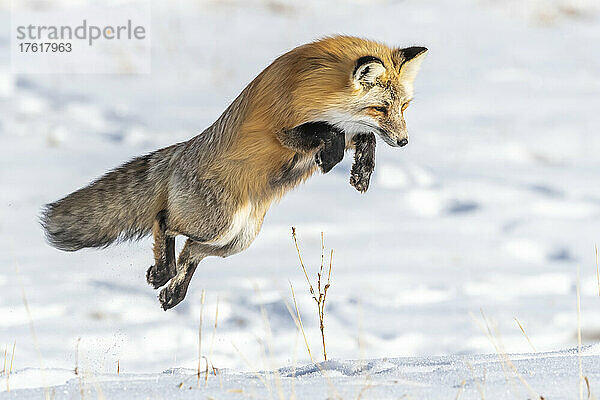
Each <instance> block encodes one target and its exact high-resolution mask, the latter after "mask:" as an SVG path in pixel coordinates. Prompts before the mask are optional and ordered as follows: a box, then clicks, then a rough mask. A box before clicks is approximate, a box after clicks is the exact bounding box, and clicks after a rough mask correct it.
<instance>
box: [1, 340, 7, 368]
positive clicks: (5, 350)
mask: <svg viewBox="0 0 600 400" xmlns="http://www.w3.org/2000/svg"><path fill="white" fill-rule="evenodd" d="M7 353H8V345H7V344H5V345H4V367H3V368H2V374H3V375H4V374H5V373H6V355H7Z"/></svg>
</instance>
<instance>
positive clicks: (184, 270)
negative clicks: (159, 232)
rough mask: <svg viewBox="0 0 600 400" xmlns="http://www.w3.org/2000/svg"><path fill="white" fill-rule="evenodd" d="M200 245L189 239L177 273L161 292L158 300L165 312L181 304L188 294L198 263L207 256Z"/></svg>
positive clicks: (180, 256) (178, 262)
mask: <svg viewBox="0 0 600 400" xmlns="http://www.w3.org/2000/svg"><path fill="white" fill-rule="evenodd" d="M204 247H205V246H203V245H202V244H200V243H197V242H194V241H192V240H190V239H188V240H187V241H186V242H185V246H183V250H181V253H180V254H179V260H177V273H176V274H175V275H174V276H173V278H172V279H171V282H169V285H168V286H167V287H165V288H164V289H163V290H161V291H160V294H159V295H158V300H159V301H160V304H161V306H162V308H163V310H165V311H166V310H168V309H171V308H173V307H175V306H176V305H177V304H179V303H181V302H182V301H183V299H184V298H185V295H186V294H187V290H188V287H189V285H190V282H191V281H192V276H194V271H196V267H197V266H198V263H199V262H200V261H202V259H203V258H204V257H205V256H206V255H207V254H206V252H205V250H206V249H204Z"/></svg>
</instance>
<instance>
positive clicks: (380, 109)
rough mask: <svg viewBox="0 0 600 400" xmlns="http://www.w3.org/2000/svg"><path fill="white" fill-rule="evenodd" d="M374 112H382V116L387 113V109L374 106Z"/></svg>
mask: <svg viewBox="0 0 600 400" xmlns="http://www.w3.org/2000/svg"><path fill="white" fill-rule="evenodd" d="M371 108H372V109H373V110H375V111H377V112H380V113H382V114H385V113H386V112H387V108H385V107H383V106H374V107H371Z"/></svg>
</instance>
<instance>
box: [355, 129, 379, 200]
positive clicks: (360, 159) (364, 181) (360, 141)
mask: <svg viewBox="0 0 600 400" xmlns="http://www.w3.org/2000/svg"><path fill="white" fill-rule="evenodd" d="M352 144H353V145H354V147H355V152H354V164H352V170H351V171H350V184H351V185H352V186H354V187H355V188H356V190H358V191H359V192H361V193H364V192H366V191H367V189H368V188H369V181H370V180H371V174H372V173H373V170H374V169H375V145H376V140H375V135H374V134H373V133H361V134H358V135H356V136H354V137H353V138H352Z"/></svg>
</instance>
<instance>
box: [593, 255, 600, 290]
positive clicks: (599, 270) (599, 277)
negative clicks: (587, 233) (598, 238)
mask: <svg viewBox="0 0 600 400" xmlns="http://www.w3.org/2000/svg"><path fill="white" fill-rule="evenodd" d="M594 250H595V252H596V281H597V282H598V296H600V268H598V245H596V244H594Z"/></svg>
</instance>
